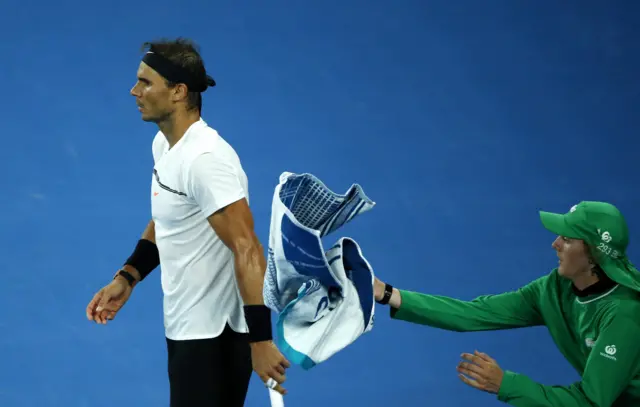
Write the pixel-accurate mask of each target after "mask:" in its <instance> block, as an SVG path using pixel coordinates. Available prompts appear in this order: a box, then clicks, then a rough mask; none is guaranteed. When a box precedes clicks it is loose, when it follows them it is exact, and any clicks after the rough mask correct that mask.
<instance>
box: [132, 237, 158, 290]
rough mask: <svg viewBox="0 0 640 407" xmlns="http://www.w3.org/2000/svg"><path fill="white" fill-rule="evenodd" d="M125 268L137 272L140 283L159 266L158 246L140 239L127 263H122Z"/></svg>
mask: <svg viewBox="0 0 640 407" xmlns="http://www.w3.org/2000/svg"><path fill="white" fill-rule="evenodd" d="M124 264H125V265H127V266H131V267H133V268H135V269H136V270H138V272H139V273H140V281H142V280H144V278H145V277H146V276H147V275H149V273H151V272H152V271H153V269H155V268H156V267H158V266H159V265H160V253H158V246H156V244H155V243H153V242H152V241H151V240H147V239H140V240H138V244H136V248H135V249H134V251H133V253H132V254H131V256H129V258H128V259H127V261H126V262H125V263H124Z"/></svg>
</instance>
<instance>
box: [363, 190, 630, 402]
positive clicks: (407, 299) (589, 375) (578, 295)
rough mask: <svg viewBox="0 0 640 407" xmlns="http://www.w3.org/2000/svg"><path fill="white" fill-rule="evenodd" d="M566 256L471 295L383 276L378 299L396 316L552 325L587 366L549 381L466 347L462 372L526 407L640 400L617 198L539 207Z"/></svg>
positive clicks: (437, 323)
mask: <svg viewBox="0 0 640 407" xmlns="http://www.w3.org/2000/svg"><path fill="white" fill-rule="evenodd" d="M540 218H541V221H542V224H543V225H544V227H545V228H546V229H548V230H549V231H551V232H553V233H554V234H556V235H558V237H557V238H556V239H555V241H554V242H553V248H554V249H555V250H556V252H557V254H558V258H559V265H558V267H557V268H554V269H553V271H551V273H550V274H548V275H545V276H543V277H541V278H539V279H537V280H534V281H533V282H531V283H529V284H527V285H525V286H524V287H522V288H520V289H518V290H516V291H513V292H507V293H502V294H498V295H485V296H480V297H478V298H475V299H473V300H472V301H463V300H459V299H455V298H449V297H443V296H436V295H428V294H421V293H417V292H412V291H407V290H399V289H397V288H393V287H392V286H391V285H389V284H385V283H383V282H382V281H380V280H376V282H375V297H376V301H378V302H380V303H382V304H389V305H390V306H391V317H392V318H394V319H397V320H402V321H408V322H412V323H417V324H422V325H429V326H432V327H436V328H441V329H446V330H450V331H457V332H469V331H487V330H497V329H509V328H520V327H529V326H541V325H544V326H546V327H547V329H548V331H549V333H550V335H551V337H552V338H553V340H554V342H555V344H556V346H557V347H558V349H559V350H560V352H561V353H562V354H563V355H564V357H565V358H566V359H567V361H568V362H569V363H570V364H571V365H572V366H573V367H574V368H575V369H576V370H577V371H578V372H579V374H580V375H581V380H580V381H579V382H577V383H573V384H570V385H568V386H545V385H542V384H539V383H536V382H534V381H533V380H531V379H530V378H529V377H527V376H525V375H522V374H518V373H514V372H511V371H505V370H503V369H502V368H501V367H500V365H499V364H498V362H497V361H496V360H494V359H493V358H491V357H490V356H489V355H486V354H484V353H482V352H478V351H474V352H473V353H463V354H462V356H461V359H462V361H461V362H460V364H459V365H458V367H457V370H458V372H459V377H460V379H461V380H462V381H463V382H464V383H466V384H468V385H470V386H472V387H474V388H476V389H479V390H483V391H486V392H489V393H494V394H496V395H497V398H498V400H501V401H503V402H506V403H508V404H511V405H513V406H519V407H534V406H535V407H542V406H548V407H587V406H589V407H609V406H616V407H622V406H625V407H630V406H640V340H639V338H640V294H639V293H638V291H640V273H639V272H638V270H637V269H636V268H635V267H634V266H633V265H632V264H631V262H630V261H629V259H628V257H627V254H626V249H627V246H628V243H629V234H628V229H627V224H626V222H625V220H624V218H623V216H622V214H621V213H620V212H619V211H618V209H617V208H615V207H614V206H613V205H611V204H608V203H603V202H581V203H580V204H578V205H576V206H574V207H573V208H571V210H570V211H569V212H568V213H566V214H556V213H549V212H541V213H540Z"/></svg>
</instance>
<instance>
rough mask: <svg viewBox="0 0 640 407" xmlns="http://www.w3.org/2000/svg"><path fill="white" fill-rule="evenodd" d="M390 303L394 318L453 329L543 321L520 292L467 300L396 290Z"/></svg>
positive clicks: (514, 325)
mask: <svg viewBox="0 0 640 407" xmlns="http://www.w3.org/2000/svg"><path fill="white" fill-rule="evenodd" d="M389 302H390V304H391V306H392V308H391V317H392V318H394V319H398V320H404V321H407V322H413V323H417V324H421V325H429V326H432V327H435V328H441V329H446V330H449V331H457V332H470V331H487V330H495V329H507V328H516V327H524V326H532V325H537V324H539V320H538V315H537V313H536V312H535V310H534V309H533V307H532V305H531V304H529V303H527V302H526V301H525V300H524V297H523V296H522V295H520V294H519V293H506V294H501V295H496V296H482V297H478V298H476V299H474V300H472V301H463V300H459V299H456V298H449V297H444V296H437V295H428V294H421V293H417V292H411V291H407V290H398V291H397V292H396V290H395V289H394V293H393V294H392V297H391V299H390V301H389Z"/></svg>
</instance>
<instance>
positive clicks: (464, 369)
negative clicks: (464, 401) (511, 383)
mask: <svg viewBox="0 0 640 407" xmlns="http://www.w3.org/2000/svg"><path fill="white" fill-rule="evenodd" d="M461 357H462V359H463V361H462V362H460V363H459V364H458V368H457V370H458V373H459V375H458V377H460V380H462V381H463V382H465V383H466V384H468V385H469V386H471V387H475V388H476V389H478V390H482V391H486V392H488V393H494V394H497V393H498V391H499V390H500V385H501V384H502V378H503V377H504V372H503V371H502V369H501V368H500V366H498V362H496V361H495V360H493V359H492V358H491V357H489V355H487V354H485V353H482V352H478V351H475V352H474V353H473V354H470V353H463V354H462V355H461Z"/></svg>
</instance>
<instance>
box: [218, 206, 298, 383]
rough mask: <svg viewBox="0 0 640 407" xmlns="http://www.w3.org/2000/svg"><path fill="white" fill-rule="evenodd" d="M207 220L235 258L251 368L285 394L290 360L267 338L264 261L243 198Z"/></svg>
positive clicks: (267, 319) (268, 311)
mask: <svg viewBox="0 0 640 407" xmlns="http://www.w3.org/2000/svg"><path fill="white" fill-rule="evenodd" d="M208 219H209V223H210V224H211V226H212V227H213V229H214V230H215V232H216V233H217V235H218V236H219V237H220V239H221V240H222V241H223V242H224V243H225V244H226V245H227V247H229V248H230V249H231V251H232V252H233V254H234V257H235V270H236V278H237V281H238V286H239V288H240V295H241V296H242V299H243V302H244V304H245V307H244V308H245V316H246V319H247V324H248V325H249V337H250V341H251V348H252V349H251V353H252V362H253V368H254V370H255V372H256V373H257V374H258V376H260V378H261V379H262V380H263V381H264V382H265V384H266V385H267V386H268V387H272V388H274V390H276V391H278V392H279V393H281V394H286V390H285V389H284V388H282V386H281V384H282V383H283V382H284V381H285V380H286V377H285V369H286V368H288V367H289V366H290V363H289V361H287V360H286V359H285V358H284V356H283V355H282V354H281V353H280V352H279V351H278V349H277V348H276V347H275V345H274V344H273V342H272V340H271V318H270V312H271V311H270V310H269V309H268V308H267V307H265V306H264V300H263V297H262V288H263V281H264V273H265V269H266V266H267V261H266V259H265V256H264V252H263V250H262V245H261V244H260V241H259V239H258V237H257V236H256V234H255V231H254V223H253V216H252V214H251V210H250V209H249V205H248V203H247V201H246V200H245V199H241V200H239V201H236V202H234V203H232V204H230V205H228V206H227V207H225V208H223V209H221V210H219V211H218V212H216V213H215V214H213V215H211V216H210V217H209V218H208ZM272 381H275V383H273V382H272ZM271 383H273V385H272V384H271Z"/></svg>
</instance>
